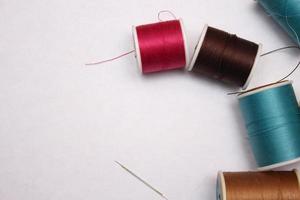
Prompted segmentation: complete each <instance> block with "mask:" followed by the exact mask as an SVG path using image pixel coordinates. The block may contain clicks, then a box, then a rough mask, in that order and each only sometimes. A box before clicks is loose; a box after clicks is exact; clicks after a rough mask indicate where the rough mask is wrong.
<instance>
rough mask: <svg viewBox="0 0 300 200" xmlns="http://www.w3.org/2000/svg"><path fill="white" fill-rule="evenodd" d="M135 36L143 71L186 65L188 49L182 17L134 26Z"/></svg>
mask: <svg viewBox="0 0 300 200" xmlns="http://www.w3.org/2000/svg"><path fill="white" fill-rule="evenodd" d="M133 37H134V43H135V49H136V57H137V60H138V66H139V68H140V69H141V71H142V72H143V73H151V72H158V71H164V70H171V69H180V68H184V67H186V65H187V59H188V50H187V44H186V37H185V32H184V28H183V23H182V20H181V19H179V20H170V21H163V22H158V23H153V24H146V25H140V26H134V27H133Z"/></svg>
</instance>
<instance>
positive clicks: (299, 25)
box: [257, 0, 300, 45]
mask: <svg viewBox="0 0 300 200" xmlns="http://www.w3.org/2000/svg"><path fill="white" fill-rule="evenodd" d="M257 1H258V3H259V4H260V5H261V6H262V7H263V8H264V9H265V11H266V12H267V13H268V14H269V15H271V16H272V18H273V19H274V20H275V21H276V22H277V23H278V24H280V26H281V27H282V28H283V29H284V30H285V31H286V32H287V33H288V34H289V36H290V37H291V38H292V39H293V40H294V41H295V42H296V43H297V44H298V45H300V41H299V37H300V3H299V1H298V0H257Z"/></svg>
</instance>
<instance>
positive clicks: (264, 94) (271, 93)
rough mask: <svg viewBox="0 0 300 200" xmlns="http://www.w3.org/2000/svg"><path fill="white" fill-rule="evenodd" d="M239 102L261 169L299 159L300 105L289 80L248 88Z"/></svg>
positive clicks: (275, 166)
mask: <svg viewBox="0 0 300 200" xmlns="http://www.w3.org/2000/svg"><path fill="white" fill-rule="evenodd" d="M239 104H240V109H241V111H242V114H243V117H244V120H245V124H246V128H247V131H248V136H249V141H250V144H251V147H252V150H253V154H254V156H255V159H256V162H257V165H258V167H259V170H269V169H273V168H277V167H281V166H284V165H288V164H291V163H294V162H297V161H300V108H299V105H298V102H297V99H296V96H295V93H294V89H293V86H292V83H291V82H290V81H282V82H279V83H273V84H269V85H266V86H262V87H259V88H255V89H252V90H248V91H246V92H244V93H242V94H240V95H239Z"/></svg>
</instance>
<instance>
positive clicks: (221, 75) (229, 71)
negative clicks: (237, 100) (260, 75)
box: [189, 26, 260, 88]
mask: <svg viewBox="0 0 300 200" xmlns="http://www.w3.org/2000/svg"><path fill="white" fill-rule="evenodd" d="M259 53H260V45H258V44H256V43H254V42H251V41H248V40H245V39H242V38H239V37H237V36H236V35H234V34H229V33H227V32H224V31H222V30H219V29H216V28H213V27H209V26H205V28H204V30H203V33H202V35H201V37H200V39H199V43H198V45H197V47H196V50H195V52H194V55H193V58H192V62H191V63H190V67H189V70H190V71H193V72H197V73H200V74H203V75H205V76H208V77H210V78H214V79H217V80H220V81H223V82H226V83H231V84H233V85H236V86H239V87H243V88H246V87H247V85H248V83H249V81H250V79H251V75H252V72H253V69H254V66H255V64H256V62H257V59H258V57H259Z"/></svg>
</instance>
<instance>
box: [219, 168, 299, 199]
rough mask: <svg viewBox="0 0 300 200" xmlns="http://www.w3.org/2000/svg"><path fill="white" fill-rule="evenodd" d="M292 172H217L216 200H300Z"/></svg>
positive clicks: (295, 178)
mask: <svg viewBox="0 0 300 200" xmlns="http://www.w3.org/2000/svg"><path fill="white" fill-rule="evenodd" d="M299 178H300V174H299V172H298V171H297V170H294V171H268V172H219V175H218V182H217V200H300V181H299Z"/></svg>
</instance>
